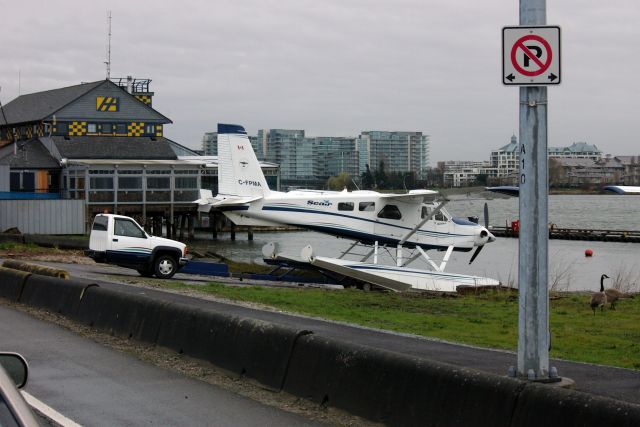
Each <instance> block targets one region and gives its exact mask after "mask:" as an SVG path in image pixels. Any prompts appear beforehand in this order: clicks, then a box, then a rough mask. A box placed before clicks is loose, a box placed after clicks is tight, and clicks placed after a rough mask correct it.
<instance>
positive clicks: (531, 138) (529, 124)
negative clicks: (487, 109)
mask: <svg viewBox="0 0 640 427" xmlns="http://www.w3.org/2000/svg"><path fill="white" fill-rule="evenodd" d="M545 24H546V0H520V25H545ZM519 152H520V153H519V154H520V156H519V160H520V180H519V181H520V182H519V186H520V198H519V199H520V238H519V258H518V288H519V307H518V365H517V374H518V376H520V377H525V378H528V379H530V380H536V379H544V378H548V377H549V340H550V337H549V311H548V305H549V299H548V287H547V281H548V243H549V232H548V228H547V224H548V206H547V198H548V193H549V190H548V177H547V175H548V170H547V163H548V162H547V88H546V87H520V145H519ZM554 374H555V373H554ZM554 376H555V375H554Z"/></svg>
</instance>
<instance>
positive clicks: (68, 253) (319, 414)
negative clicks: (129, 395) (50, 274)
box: [0, 248, 378, 426]
mask: <svg viewBox="0 0 640 427" xmlns="http://www.w3.org/2000/svg"><path fill="white" fill-rule="evenodd" d="M0 258H7V259H19V260H21V261H29V260H31V261H44V262H61V263H73V264H94V261H93V260H92V259H90V258H88V257H86V256H84V254H83V252H82V251H77V250H57V249H47V248H42V250H39V249H34V248H30V249H7V250H0ZM128 282H129V281H128ZM133 284H134V285H135V283H133ZM138 285H140V286H145V284H143V283H139V284H138ZM192 296H197V295H192ZM0 303H3V304H6V305H9V306H11V307H13V308H16V309H18V310H21V311H24V312H27V313H29V314H30V315H32V316H34V317H36V318H39V319H41V320H45V321H48V322H52V323H56V324H58V325H60V326H61V327H64V328H65V329H68V330H70V331H72V332H75V333H77V334H79V335H81V336H83V337H86V338H88V339H91V340H93V341H95V342H97V343H100V344H102V345H105V346H107V347H109V348H112V349H115V350H117V351H121V352H124V353H128V354H131V355H133V356H134V357H136V358H138V359H140V360H142V361H144V362H147V363H151V364H153V365H155V366H158V367H161V368H163V369H167V370H170V371H174V372H178V373H180V374H182V375H186V376H188V377H191V378H196V379H199V380H201V381H204V382H207V383H209V384H212V385H215V386H218V387H221V388H223V389H225V390H229V391H231V392H233V393H236V394H239V395H241V396H245V397H248V398H250V399H252V400H255V401H258V402H261V403H263V404H265V405H269V406H273V407H277V408H279V409H282V410H284V411H287V412H291V413H294V414H299V415H302V416H304V417H306V418H308V419H311V420H314V421H319V422H322V423H326V424H327V425H336V426H376V425H378V424H374V423H372V422H370V421H367V420H364V419H362V418H360V417H356V416H353V415H351V414H348V413H346V412H344V411H341V410H338V409H335V408H331V407H326V406H323V405H319V404H317V403H313V402H310V401H308V400H305V399H302V398H299V397H296V396H292V395H289V394H287V393H284V392H278V391H273V390H269V389H267V388H265V387H264V386H262V385H260V384H258V383H256V382H255V381H252V380H250V379H247V378H241V377H239V376H237V375H234V374H232V373H229V372H227V371H224V370H222V369H220V368H218V367H216V366H214V365H212V364H211V363H208V362H206V361H203V360H199V359H194V358H191V357H188V356H185V355H181V354H178V353H176V352H174V351H171V350H169V349H166V348H162V347H157V346H154V345H149V344H144V343H140V342H137V341H134V340H129V339H123V338H118V337H115V336H112V335H109V334H107V333H105V332H102V331H99V330H97V329H95V328H89V327H87V326H84V325H80V324H78V323H75V322H73V321H71V320H70V319H67V318H66V317H64V316H61V315H60V314H58V313H53V312H50V311H48V310H43V309H39V308H34V307H30V306H26V305H23V304H18V303H12V302H7V301H6V300H3V299H0Z"/></svg>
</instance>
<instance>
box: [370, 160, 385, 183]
mask: <svg viewBox="0 0 640 427" xmlns="http://www.w3.org/2000/svg"><path fill="white" fill-rule="evenodd" d="M373 179H374V185H375V187H376V188H385V186H387V185H388V178H387V173H386V172H385V170H384V160H380V164H379V165H378V169H376V170H375V171H374V173H373Z"/></svg>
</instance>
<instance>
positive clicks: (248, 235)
mask: <svg viewBox="0 0 640 427" xmlns="http://www.w3.org/2000/svg"><path fill="white" fill-rule="evenodd" d="M247 237H248V239H249V241H250V242H251V241H252V240H253V227H248V231H247Z"/></svg>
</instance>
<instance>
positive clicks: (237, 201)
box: [212, 196, 262, 208]
mask: <svg viewBox="0 0 640 427" xmlns="http://www.w3.org/2000/svg"><path fill="white" fill-rule="evenodd" d="M260 199H262V196H255V197H229V198H226V199H222V200H220V199H217V200H216V201H215V202H214V203H213V204H212V206H213V207H216V208H218V207H222V206H236V205H244V204H245V203H251V202H255V201H256V200H260Z"/></svg>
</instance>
